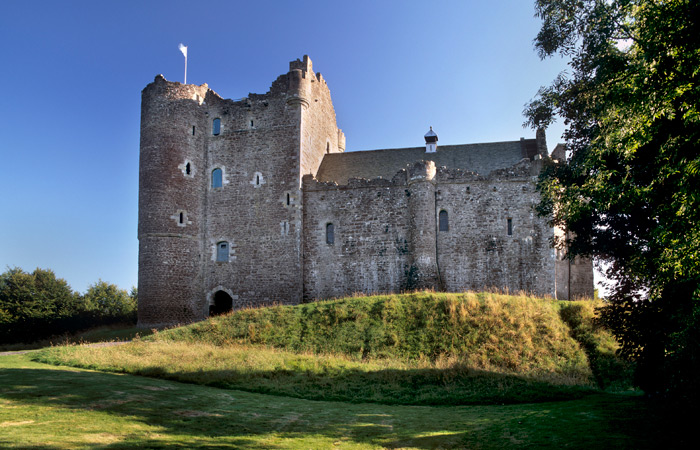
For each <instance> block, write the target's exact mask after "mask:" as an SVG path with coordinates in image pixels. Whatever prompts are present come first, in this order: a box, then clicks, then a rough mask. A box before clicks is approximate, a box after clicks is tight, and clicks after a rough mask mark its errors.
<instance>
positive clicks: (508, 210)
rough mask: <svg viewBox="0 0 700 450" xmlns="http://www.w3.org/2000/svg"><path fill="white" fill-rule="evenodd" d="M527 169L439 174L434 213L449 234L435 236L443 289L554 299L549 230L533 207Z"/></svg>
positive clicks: (524, 163) (531, 180)
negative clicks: (443, 214)
mask: <svg viewBox="0 0 700 450" xmlns="http://www.w3.org/2000/svg"><path fill="white" fill-rule="evenodd" d="M531 166H532V164H531V163H530V162H529V161H527V160H524V161H522V162H521V163H519V164H518V165H516V166H514V167H513V168H511V169H510V170H506V171H497V172H495V173H492V174H490V175H489V176H488V177H482V176H479V175H477V174H473V173H468V172H462V171H456V170H448V169H442V170H438V173H437V175H436V183H437V186H438V187H437V195H436V210H437V211H438V215H439V212H440V211H446V212H447V217H448V218H449V227H448V230H447V231H439V232H438V262H439V267H440V275H441V281H442V283H443V285H444V287H445V289H446V290H448V291H451V292H457V291H463V290H482V289H498V290H507V291H510V292H518V291H525V292H528V293H534V294H537V295H554V254H553V252H552V250H551V248H550V244H549V238H550V236H551V234H552V230H551V228H550V227H549V226H548V225H547V223H546V220H545V219H543V218H540V217H537V215H536V214H535V211H534V209H533V207H534V205H535V204H536V203H537V201H538V194H537V192H536V191H535V179H534V177H532V176H531V172H532V167H531ZM509 222H510V224H509Z"/></svg>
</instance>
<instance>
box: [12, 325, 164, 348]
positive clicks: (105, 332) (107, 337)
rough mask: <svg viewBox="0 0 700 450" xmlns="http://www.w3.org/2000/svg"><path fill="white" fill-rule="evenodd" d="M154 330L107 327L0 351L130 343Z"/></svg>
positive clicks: (16, 345) (14, 345) (131, 326)
mask: <svg viewBox="0 0 700 450" xmlns="http://www.w3.org/2000/svg"><path fill="white" fill-rule="evenodd" d="M152 333H153V331H152V330H144V329H143V328H136V327H135V326H133V325H106V326H101V327H96V328H91V329H89V330H85V331H82V332H80V333H75V334H72V335H64V336H54V337H52V338H49V339H42V340H39V341H35V342H28V343H16V344H2V345H0V351H21V350H35V349H39V348H44V347H50V346H52V345H70V344H78V343H94V342H109V341H130V340H132V339H134V338H138V337H145V336H148V335H150V334H152Z"/></svg>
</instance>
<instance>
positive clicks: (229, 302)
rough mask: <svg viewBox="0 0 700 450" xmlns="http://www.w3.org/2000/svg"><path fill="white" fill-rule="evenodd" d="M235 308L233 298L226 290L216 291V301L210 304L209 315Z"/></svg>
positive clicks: (223, 312)
mask: <svg viewBox="0 0 700 450" xmlns="http://www.w3.org/2000/svg"><path fill="white" fill-rule="evenodd" d="M232 309H233V299H232V298H231V296H230V295H228V294H227V293H226V292H224V291H216V293H215V294H214V302H213V304H211V305H209V316H210V317H211V316H218V315H220V314H226V313H227V312H229V311H231V310H232Z"/></svg>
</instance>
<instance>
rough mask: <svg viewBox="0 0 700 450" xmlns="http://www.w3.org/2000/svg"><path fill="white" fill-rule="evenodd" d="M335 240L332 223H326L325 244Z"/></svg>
mask: <svg viewBox="0 0 700 450" xmlns="http://www.w3.org/2000/svg"><path fill="white" fill-rule="evenodd" d="M334 242H335V230H334V227H333V224H332V223H327V224H326V244H328V245H333V243H334Z"/></svg>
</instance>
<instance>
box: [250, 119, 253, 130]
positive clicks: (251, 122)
mask: <svg viewBox="0 0 700 450" xmlns="http://www.w3.org/2000/svg"><path fill="white" fill-rule="evenodd" d="M250 126H251V128H252V127H253V121H252V120H251V121H250Z"/></svg>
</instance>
